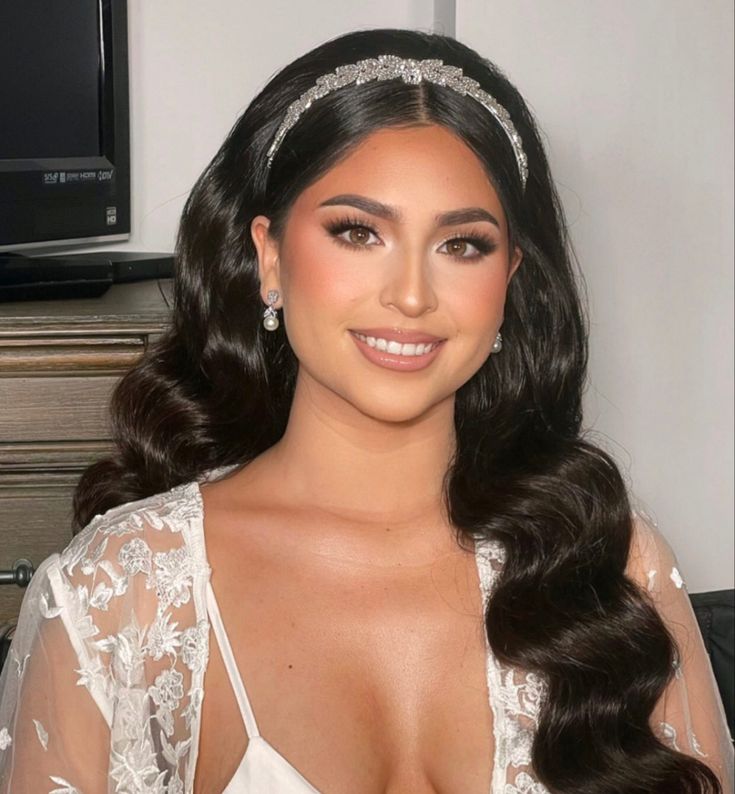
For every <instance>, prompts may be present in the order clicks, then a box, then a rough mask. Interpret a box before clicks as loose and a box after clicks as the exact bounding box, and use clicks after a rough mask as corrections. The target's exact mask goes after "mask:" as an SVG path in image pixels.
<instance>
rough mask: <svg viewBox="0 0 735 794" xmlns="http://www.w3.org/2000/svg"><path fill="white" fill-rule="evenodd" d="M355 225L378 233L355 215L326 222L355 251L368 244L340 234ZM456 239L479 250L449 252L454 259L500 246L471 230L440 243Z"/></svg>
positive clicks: (337, 238)
mask: <svg viewBox="0 0 735 794" xmlns="http://www.w3.org/2000/svg"><path fill="white" fill-rule="evenodd" d="M355 227H359V228H362V229H367V230H368V231H369V232H370V233H371V234H374V235H376V236H377V235H378V230H377V229H376V228H375V227H374V226H372V225H371V224H370V223H369V222H368V221H366V220H364V219H361V218H357V217H355V216H344V217H342V218H337V219H336V220H333V221H330V222H329V223H327V224H326V229H327V231H328V232H329V233H330V234H331V235H333V237H334V239H335V240H336V242H338V243H340V244H341V245H344V246H345V247H347V248H350V249H351V250H353V251H354V250H356V249H360V248H368V246H365V245H355V244H353V243H348V242H347V241H346V240H343V239H342V238H341V237H339V235H340V234H342V233H343V232H346V231H348V230H349V229H354V228H355ZM455 240H458V241H462V242H467V243H470V245H473V246H474V247H475V248H476V249H477V250H478V252H479V253H477V254H475V255H473V256H457V255H455V254H449V256H451V257H453V258H454V259H462V260H464V261H472V260H474V259H480V258H482V257H484V256H487V255H488V254H491V253H493V252H494V251H495V250H497V247H498V244H497V243H496V242H495V240H493V239H492V238H491V237H488V236H486V235H484V234H478V233H477V232H470V233H468V234H462V235H456V236H454V237H448V238H447V239H446V240H443V241H442V242H441V244H440V245H446V244H447V243H451V242H454V241H455Z"/></svg>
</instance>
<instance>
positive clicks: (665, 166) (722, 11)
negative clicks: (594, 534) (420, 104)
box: [456, 0, 733, 592]
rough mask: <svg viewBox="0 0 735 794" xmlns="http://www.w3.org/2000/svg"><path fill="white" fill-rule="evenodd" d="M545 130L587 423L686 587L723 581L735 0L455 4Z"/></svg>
mask: <svg viewBox="0 0 735 794" xmlns="http://www.w3.org/2000/svg"><path fill="white" fill-rule="evenodd" d="M456 36H457V38H458V39H460V41H463V42H465V43H466V44H468V45H470V46H472V47H474V48H475V49H476V50H478V51H479V52H480V53H481V54H483V55H484V56H486V57H488V58H490V59H491V60H493V61H495V62H496V63H497V64H498V65H499V66H500V67H501V68H502V69H503V70H504V71H505V72H506V74H508V76H509V77H510V79H511V80H512V81H513V82H514V83H515V84H516V85H517V86H518V88H519V89H520V91H521V93H522V94H523V95H524V96H525V97H526V99H527V100H528V102H529V103H530V104H531V106H532V108H533V109H534V111H535V113H536V115H537V117H538V119H539V121H540V124H541V126H542V127H543V129H544V130H545V132H546V135H547V142H548V149H549V152H550V158H551V164H552V169H553V171H554V174H555V176H556V179H557V182H558V184H559V187H560V191H561V195H562V199H563V202H564V204H565V207H566V210H567V213H568V219H569V221H570V224H571V234H572V238H573V241H574V243H575V245H576V249H577V254H578V257H579V260H580V264H581V267H582V270H583V271H584V273H585V277H586V279H587V283H588V287H589V293H590V312H591V319H592V322H591V362H590V382H591V387H590V390H589V392H588V394H587V395H586V406H585V420H586V422H585V423H586V425H587V426H588V427H589V426H594V428H595V429H596V430H597V431H599V434H600V436H599V439H600V440H601V441H602V442H603V445H604V446H605V447H606V448H607V449H608V451H610V452H612V453H613V455H614V456H615V457H616V459H617V460H618V461H619V462H620V464H621V465H622V466H623V468H624V470H625V471H626V472H627V474H628V476H629V478H630V481H631V483H632V487H633V490H634V493H635V494H636V495H637V497H638V499H639V506H641V507H645V508H647V509H648V510H649V511H650V512H651V513H652V514H653V515H654V516H655V518H656V519H657V520H658V523H659V526H660V528H661V529H662V531H663V532H664V534H665V535H666V536H667V537H668V539H669V541H670V543H671V545H672V546H673V548H674V551H675V552H676V553H677V555H678V557H679V561H680V563H681V569H682V572H683V574H684V576H685V578H686V580H687V585H688V588H689V590H690V592H698V591H702V590H715V589H720V588H731V587H733V5H732V0H707V2H706V3H692V2H690V1H689V0H645V1H644V2H641V1H640V0H618V2H615V3H612V2H606V1H605V0H593V1H592V2H590V0H554V2H542V1H541V0H492V2H490V0H457V28H456Z"/></svg>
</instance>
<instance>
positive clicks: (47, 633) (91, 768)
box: [0, 469, 733, 794]
mask: <svg viewBox="0 0 735 794" xmlns="http://www.w3.org/2000/svg"><path fill="white" fill-rule="evenodd" d="M225 471H227V470H226V469H219V470H216V471H214V472H211V473H210V474H209V475H208V477H205V478H202V479H213V478H215V477H217V476H219V474H220V473H221V472H225ZM635 527H636V534H635V543H634V544H633V549H632V552H631V558H630V563H629V575H630V576H631V577H634V578H636V580H638V581H640V582H641V583H642V584H643V585H644V587H646V588H647V589H648V591H649V592H650V593H651V595H652V596H653V598H654V600H655V603H656V605H657V607H658V609H659V611H660V613H661V614H662V616H663V617H664V619H665V621H666V623H667V625H668V626H669V628H670V629H671V631H672V632H673V634H674V635H675V637H676V639H677V641H678V643H679V646H680V648H681V659H680V664H679V665H678V666H677V669H676V675H675V677H674V678H673V679H672V681H671V684H670V685H669V687H668V689H667V691H666V692H665V693H664V696H663V697H662V698H661V701H660V703H659V705H658V706H657V708H656V710H655V712H654V714H653V716H652V718H651V719H652V726H653V727H654V730H656V731H657V732H658V734H659V735H660V736H661V738H662V739H663V740H664V741H666V742H667V743H668V744H669V745H670V746H671V747H674V748H676V749H678V750H681V751H682V752H685V753H689V754H691V755H694V756H696V757H699V758H701V759H703V760H704V761H705V762H706V763H708V764H709V765H710V766H711V767H712V768H713V769H714V770H715V771H716V772H717V773H718V774H719V776H720V778H721V780H722V781H723V791H725V792H729V791H732V779H733V749H732V744H731V740H730V737H729V735H728V730H727V726H726V722H725V716H724V710H723V707H722V702H721V700H720V698H719V695H718V694H717V690H716V686H715V682H714V677H713V674H712V668H711V666H710V662H709V658H708V656H707V653H706V651H705V648H704V644H703V642H702V638H701V635H700V633H699V630H698V628H697V624H696V621H695V618H694V614H693V612H692V609H691V605H690V603H689V600H688V597H687V595H686V592H685V590H684V585H683V581H682V578H681V576H680V574H679V571H678V567H677V564H676V560H675V559H674V557H673V555H672V552H671V549H670V548H669V546H668V544H667V543H666V541H665V540H664V538H663V536H662V535H661V534H660V532H659V531H658V530H657V529H656V528H655V526H654V525H653V524H652V523H651V522H650V521H646V520H644V519H643V518H641V517H640V516H639V517H638V518H637V519H636V521H635ZM476 558H477V565H478V570H479V573H480V581H481V586H482V591H483V596H484V598H485V599H487V598H488V597H489V596H490V594H491V591H492V587H493V583H494V581H495V579H496V577H497V573H498V571H499V570H500V569H501V567H502V564H503V549H502V547H501V546H500V545H499V544H493V543H489V544H482V545H480V544H478V547H477V555H476ZM209 575H210V568H209V565H208V562H207V559H206V554H205V545H204V535H203V520H202V500H201V493H200V490H199V484H198V482H193V483H188V484H185V485H181V486H177V487H176V488H173V489H172V490H171V491H168V492H166V493H163V494H158V495H156V496H152V497H149V498H146V499H142V500H139V501H137V502H130V503H128V504H125V505H121V506H119V507H117V508H114V509H112V510H110V511H108V512H107V513H105V514H104V515H101V516H96V517H95V518H94V519H93V520H92V521H91V522H90V523H89V525H88V526H86V527H85V528H84V529H83V530H82V531H81V532H80V533H79V534H78V535H76V536H75V537H74V539H73V540H72V542H71V543H70V544H69V546H68V547H67V548H66V549H65V550H64V551H63V552H62V553H61V554H53V555H51V556H50V557H49V558H47V559H46V560H45V561H44V562H43V563H42V564H41V565H40V566H39V567H38V570H37V571H36V573H35V575H34V577H33V579H32V580H31V583H30V585H29V586H28V589H27V591H26V594H25V597H24V600H23V605H22V609H21V613H20V618H19V622H18V628H17V631H16V635H15V638H14V640H13V644H12V646H11V649H10V654H9V657H8V659H7V662H6V665H5V667H4V669H3V672H2V675H1V676H0V794H42V793H43V794H45V793H46V792H51V793H52V794H100V793H101V792H118V793H122V792H124V793H125V794H143V793H144V792H145V793H146V794H149V793H150V794H154V792H155V793H156V794H181V793H182V792H186V793H187V794H189V792H192V791H193V785H194V771H195V768H196V761H197V752H198V748H199V733H200V724H201V707H202V700H203V698H204V689H203V685H202V684H203V679H204V672H205V669H206V666H207V662H208V658H209V654H208V647H209V646H208V643H209V632H210V625H209V620H208V616H207V610H206V600H205V595H206V584H207V581H208V579H209ZM487 682H488V692H489V700H490V707H491V709H492V714H493V722H494V734H495V756H494V765H493V778H492V789H491V793H492V794H548V793H547V789H546V788H545V787H544V786H543V785H542V784H541V783H539V782H538V781H537V779H536V778H535V777H534V772H533V769H532V767H531V743H532V740H533V736H534V730H535V727H536V724H537V717H538V712H539V707H540V704H541V702H542V700H543V697H544V682H543V680H541V679H540V678H539V677H538V676H535V675H533V674H526V673H524V672H523V671H521V670H517V669H507V668H505V667H503V666H502V665H500V664H498V663H497V660H495V659H494V657H493V655H492V654H491V653H490V652H489V650H488V654H487ZM256 794H260V792H258V793H256Z"/></svg>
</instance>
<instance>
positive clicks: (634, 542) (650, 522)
mask: <svg viewBox="0 0 735 794" xmlns="http://www.w3.org/2000/svg"><path fill="white" fill-rule="evenodd" d="M631 518H632V526H633V532H632V536H631V542H630V550H629V554H628V563H627V566H626V574H627V575H628V576H629V577H630V578H631V579H633V580H634V581H635V582H637V583H638V584H640V585H642V586H643V587H644V588H645V589H646V590H647V591H649V592H658V591H659V590H660V589H661V588H662V587H664V586H673V587H674V588H675V589H677V590H680V589H681V588H682V587H684V579H683V578H682V575H681V572H680V570H679V562H678V560H677V557H676V553H675V552H674V550H673V548H672V546H671V544H670V542H669V541H668V539H667V538H666V536H665V534H664V533H663V532H662V531H661V529H660V528H659V526H658V524H657V523H656V521H655V519H654V518H652V517H651V516H650V515H649V514H648V513H646V512H645V511H643V510H635V511H633V513H632V516H631Z"/></svg>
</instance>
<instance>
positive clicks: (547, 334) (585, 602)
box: [74, 30, 720, 794]
mask: <svg viewBox="0 0 735 794" xmlns="http://www.w3.org/2000/svg"><path fill="white" fill-rule="evenodd" d="M383 53H389V54H395V55H399V56H402V57H406V58H416V59H424V58H440V59H442V60H443V61H444V62H445V63H448V64H453V65H455V66H459V67H460V68H461V69H462V70H463V71H464V73H465V74H466V75H467V76H469V77H472V78H474V79H475V80H477V81H478V82H479V83H480V85H481V86H482V87H483V88H484V89H485V90H486V91H487V92H488V93H490V94H491V95H493V96H494V97H495V98H496V99H497V100H498V101H499V102H500V103H501V104H502V105H503V106H504V107H505V108H506V109H507V110H508V111H509V113H510V115H511V118H512V119H513V121H514V124H515V126H516V128H517V129H518V132H519V133H520V135H521V138H522V140H523V146H524V148H525V151H526V154H527V156H528V170H529V176H528V183H527V185H526V188H525V191H524V190H523V189H522V186H521V182H520V179H519V175H518V170H517V166H516V162H515V158H514V155H513V151H512V149H511V147H510V144H509V142H508V140H507V138H506V136H505V134H504V132H503V131H502V129H501V128H500V126H499V125H498V124H497V123H495V122H494V121H493V120H492V119H491V118H490V116H489V114H488V113H487V111H486V110H484V109H483V108H482V107H480V106H479V105H478V104H477V103H476V102H474V101H472V100H469V99H467V98H465V97H462V96H460V95H459V94H457V93H455V92H454V91H452V90H450V89H447V88H445V87H442V86H436V85H432V84H427V83H422V84H419V85H407V84H404V83H403V82H400V81H382V82H374V83H366V84H362V85H356V86H350V87H345V88H342V89H340V90H339V91H335V92H333V93H331V94H329V95H328V96H326V97H324V98H322V99H320V100H319V101H317V102H316V103H315V104H314V105H313V106H312V107H311V108H310V109H309V111H308V112H306V113H305V114H304V115H303V116H302V117H301V119H300V120H299V122H298V123H297V124H296V126H295V127H294V128H293V129H292V130H291V131H290V132H289V133H288V135H287V137H286V138H285V140H284V142H283V144H282V145H281V147H280V150H279V152H278V154H277V155H276V157H275V160H274V162H273V166H272V169H271V171H270V173H269V172H268V171H267V169H266V159H267V158H266V152H267V150H268V147H269V146H270V143H271V141H272V140H273V137H274V135H275V132H276V129H277V128H278V126H279V124H280V122H281V121H282V119H283V117H284V114H285V112H286V109H287V107H288V105H289V104H290V103H291V102H292V101H293V100H294V99H296V98H297V97H298V96H299V95H301V94H302V93H303V92H304V91H306V90H307V89H308V88H310V87H311V86H312V85H313V84H314V83H315V82H316V79H317V77H319V76H320V75H322V74H324V73H327V72H331V71H333V70H334V69H335V68H336V67H337V66H340V65H343V64H346V63H354V62H355V61H357V60H360V59H362V58H369V57H376V56H377V55H380V54H383ZM428 123H433V124H439V125H443V126H444V127H446V128H447V129H449V130H450V131H452V132H454V133H455V134H456V135H458V136H459V137H460V138H461V139H462V140H463V141H464V142H465V143H466V144H467V145H468V146H469V147H470V148H471V149H472V150H473V151H474V152H475V153H476V154H477V156H478V157H479V159H480V161H481V162H482V163H483V164H484V166H485V168H486V169H487V173H488V175H489V177H490V178H491V179H492V181H493V184H494V185H495V187H496V190H497V191H498V194H499V196H500V198H501V201H502V202H503V206H504V208H505V212H506V215H507V218H508V223H509V229H510V234H511V239H512V242H513V243H514V244H515V245H518V246H520V248H521V249H522V251H523V254H524V257H523V263H522V265H521V267H520V268H519V270H518V271H517V273H516V275H515V276H514V278H513V279H512V281H511V283H510V286H509V290H508V294H507V302H506V306H505V319H504V323H503V339H504V348H503V352H502V354H501V355H492V356H490V357H489V358H488V359H487V361H486V362H485V363H484V364H483V366H482V367H481V368H480V370H479V371H478V372H477V373H476V374H475V375H474V377H473V378H471V379H470V380H469V381H468V382H467V383H466V384H465V385H464V386H463V387H462V388H461V389H460V390H459V392H458V393H457V398H456V402H455V405H456V410H455V426H456V434H457V452H456V456H455V458H454V460H453V462H452V465H451V467H450V469H449V471H448V472H447V476H446V479H445V498H446V505H447V510H448V515H449V517H450V520H451V522H452V524H453V526H454V527H456V530H457V533H458V540H459V541H460V542H461V541H462V538H464V539H469V538H472V539H473V540H474V539H478V538H492V539H495V540H499V541H502V543H503V544H504V546H505V549H506V561H505V565H504V566H503V570H502V573H501V575H500V577H499V579H498V581H497V584H496V587H495V590H494V593H493V598H492V599H490V603H489V605H488V609H487V613H486V630H487V636H488V641H489V643H490V646H491V648H492V651H493V652H494V654H495V655H496V657H497V658H498V659H499V660H500V662H501V663H505V664H509V665H513V666H516V667H518V668H520V669H525V670H527V671H533V672H535V673H537V674H540V675H542V676H543V677H544V678H545V679H546V681H548V689H547V694H546V697H545V701H544V703H543V705H542V708H541V712H540V716H539V726H538V730H537V733H536V736H535V741H534V745H533V766H534V770H535V772H536V774H537V775H538V777H539V779H540V780H541V781H542V782H543V783H544V784H545V785H546V786H547V787H548V788H549V789H550V790H551V791H554V792H564V794H582V793H583V792H584V794H593V792H594V794H633V793H634V792H636V793H639V794H644V792H645V794H651V793H652V792H661V793H662V794H663V792H666V793H667V794H671V792H673V791H677V792H719V791H720V786H719V783H718V782H717V780H716V777H715V775H714V773H713V772H712V771H711V770H710V769H709V768H708V767H706V766H705V765H703V764H702V763H700V762H698V761H696V760H695V759H694V758H691V757H689V756H687V755H684V754H682V753H678V752H675V751H674V750H671V749H669V748H668V747H666V746H665V745H664V744H662V743H661V742H660V741H659V740H658V739H657V738H656V737H655V735H654V733H653V732H652V730H651V728H650V727H649V722H648V720H649V717H650V714H651V712H652V710H653V707H654V705H655V703H656V702H657V700H658V698H659V696H660V695H661V694H662V692H663V691H664V688H665V686H666V684H667V683H668V681H669V680H670V678H671V675H672V674H673V667H672V661H673V659H674V658H675V650H676V649H675V644H674V640H673V638H672V637H671V635H670V634H669V632H668V631H667V630H666V628H665V627H664V624H663V623H662V621H661V619H660V617H659V616H658V614H657V612H656V610H655V608H654V606H653V605H652V603H651V602H650V600H649V599H648V598H647V597H646V594H645V593H644V591H643V590H642V589H641V588H639V587H638V586H637V585H636V584H635V583H634V582H633V581H632V580H630V579H628V578H627V577H626V576H625V573H624V571H625V567H626V562H627V559H628V552H629V547H630V543H631V538H632V531H633V528H632V523H631V509H630V504H629V500H628V495H627V492H626V487H625V484H624V481H623V479H622V477H621V474H620V472H619V470H618V468H617V466H616V464H615V463H614V461H613V460H612V458H611V457H610V456H609V455H608V454H607V453H606V452H604V451H603V450H602V449H600V448H598V447H596V446H595V445H594V444H593V443H591V442H590V441H589V440H587V439H585V438H583V437H582V433H581V423H582V411H581V398H582V391H583V388H584V385H585V378H586V368H587V321H586V317H585V313H584V309H583V304H582V301H581V300H580V295H579V292H580V285H581V284H582V283H583V282H582V280H581V278H580V276H579V274H578V273H577V272H576V270H575V268H574V266H573V264H572V258H571V254H570V247H569V244H568V240H567V238H566V232H565V225H564V219H563V214H562V211H561V207H560V204H559V200H558V197H557V194H556V191H555V188H554V186H553V183H552V180H551V177H550V174H549V168H548V164H547V160H546V156H545V154H544V151H543V147H542V145H541V142H540V139H539V135H538V132H537V129H536V126H535V124H534V121H533V119H532V117H531V114H530V113H529V111H528V109H527V107H526V105H525V103H524V101H523V99H522V97H521V96H520V95H519V93H518V92H517V91H516V89H515V88H514V87H513V86H512V85H511V84H510V83H509V82H508V80H507V79H506V78H505V77H504V75H503V74H502V73H501V72H500V71H499V70H498V69H497V68H496V67H495V66H494V65H492V64H491V63H489V62H488V61H486V60H484V59H483V58H481V57H480V56H479V55H478V54H477V53H476V52H474V51H473V50H471V49H469V48H468V47H466V46H464V45H462V44H460V43H459V42H457V41H455V40H453V39H451V38H447V37H444V36H439V35H433V34H426V33H419V32H414V31H405V30H369V31H361V32H357V33H351V34H348V35H345V36H342V37H340V38H337V39H335V40H333V41H330V42H327V43H326V44H324V45H322V46H320V47H318V48H316V49H315V50H313V51H312V52H309V53H307V54H306V55H304V56H303V57H301V58H299V59H298V60H296V61H294V62H293V63H292V64H290V65H289V66H287V67H286V68H284V69H283V70H282V71H281V72H280V73H279V74H277V75H276V76H275V77H274V78H273V79H272V80H271V81H270V82H269V83H268V84H267V86H266V87H265V88H264V89H263V90H262V91H261V92H260V94H259V95H258V96H257V97H256V98H255V99H254V100H253V102H252V103H251V104H250V106H249V107H248V108H247V110H246V111H245V112H244V113H243V115H242V116H241V118H240V119H239V120H238V121H237V123H236V124H235V126H234V127H233V129H232V131H231V132H230V134H229V135H228V137H227V139H226V140H225V142H224V144H223V145H222V147H221V148H220V150H219V151H218V152H217V154H216V155H215V157H214V159H213V160H212V162H211V163H210V164H209V165H208V167H207V168H206V170H205V171H204V173H203V174H202V175H201V177H200V178H199V180H198V181H197V183H196V185H195V187H194V189H193V191H192V193H191V195H190V197H189V199H188V201H187V203H186V206H185V209H184V212H183V217H182V222H181V226H180V231H179V237H178V241H177V253H176V278H175V301H174V311H173V317H172V322H171V326H170V329H169V330H168V332H167V333H166V334H165V335H164V336H163V337H162V338H161V340H160V341H159V343H157V344H155V345H154V346H153V347H152V348H151V349H150V350H149V351H148V352H147V353H146V354H145V356H144V357H143V358H142V359H141V361H140V362H139V363H138V364H137V365H136V366H135V367H134V368H133V369H132V370H131V371H130V372H129V373H128V374H127V375H126V376H125V377H124V378H123V379H122V380H121V382H120V384H119V386H118V388H117V390H116V391H115V394H114V397H113V400H112V406H111V408H112V421H113V427H114V439H115V443H116V451H115V453H114V454H113V455H111V456H109V457H106V458H104V459H103V460H100V461H98V462H97V463H95V464H93V465H92V466H90V467H89V468H88V469H87V470H86V471H85V473H84V474H83V476H82V478H81V480H80V483H79V486H78V488H77V491H76V494H75V500H74V509H75V521H76V524H77V525H78V526H83V525H85V524H86V523H87V522H88V521H89V520H90V519H91V518H92V517H93V516H94V515H95V514H96V513H99V512H103V511H105V510H107V509H108V508H111V507H113V506H116V505H119V504H122V503H124V502H128V501H132V500H134V499H140V498H142V497H145V496H148V495H151V494H154V493H158V492H162V491H165V490H168V489H169V488H172V487H173V486H175V485H178V484H180V483H185V482H190V481H192V480H194V479H196V478H198V477H199V476H200V475H202V474H203V473H204V472H205V471H207V470H209V469H212V468H216V467H219V466H225V465H230V464H243V465H245V464H247V463H248V462H249V461H251V460H252V459H253V458H255V457H256V456H257V455H258V454H260V453H261V452H263V451H264V450H266V449H267V448H268V447H270V446H271V445H272V444H274V443H275V442H276V441H278V439H279V438H280V437H281V436H282V434H283V432H284V430H285V427H286V422H287V418H288V412H289V408H290V405H291V400H292V397H293V392H294V385H295V380H296V373H297V367H298V362H297V360H296V358H295V356H294V353H293V351H292V350H291V347H290V346H289V343H288V339H287V336H286V333H285V330H284V328H283V326H281V327H280V328H279V329H278V330H277V331H276V332H267V331H265V330H264V329H263V326H262V322H261V319H262V312H263V303H262V300H261V298H260V293H259V279H258V270H257V258H256V252H255V249H254V246H253V244H252V241H251V238H250V231H249V230H250V221H251V220H252V219H253V218H254V217H255V216H256V215H260V214H263V215H266V216H268V217H269V218H270V219H271V226H270V231H271V233H272V234H273V235H274V236H275V237H276V238H278V236H279V235H280V234H281V233H282V231H283V228H284V224H285V221H286V219H287V215H288V211H289V208H290V206H291V205H292V203H293V201H294V200H295V198H296V197H297V196H298V195H299V194H300V193H301V192H302V191H303V190H304V189H305V188H306V187H307V186H308V185H309V184H311V183H312V182H313V181H315V180H316V179H317V178H318V177H319V176H320V175H322V174H323V173H325V171H327V170H328V169H329V168H330V166H331V165H333V164H334V163H335V162H336V161H337V160H338V159H339V158H340V157H341V156H343V155H344V154H345V153H346V152H347V151H348V150H349V149H350V148H351V147H353V146H354V145H355V144H356V143H357V142H358V141H359V140H361V139H362V138H364V137H365V136H367V135H369V134H370V133H371V132H372V131H374V130H377V129H379V128H381V127H386V126H398V125H416V124H428ZM622 759H625V763H621V760H622Z"/></svg>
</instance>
